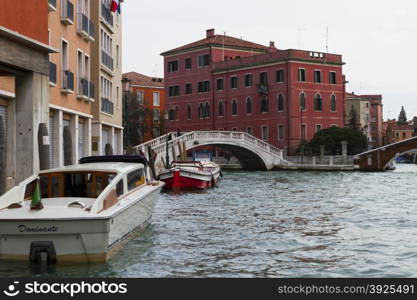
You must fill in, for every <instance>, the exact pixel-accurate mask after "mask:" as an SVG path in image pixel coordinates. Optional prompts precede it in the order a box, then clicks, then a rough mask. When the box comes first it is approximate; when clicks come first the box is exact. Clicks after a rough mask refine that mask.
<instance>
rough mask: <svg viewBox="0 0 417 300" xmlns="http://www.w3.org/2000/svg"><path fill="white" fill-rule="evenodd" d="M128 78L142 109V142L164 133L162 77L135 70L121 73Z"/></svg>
mask: <svg viewBox="0 0 417 300" xmlns="http://www.w3.org/2000/svg"><path fill="white" fill-rule="evenodd" d="M123 77H127V78H128V79H130V92H131V94H132V97H135V98H136V101H137V103H138V104H139V105H140V107H142V108H143V109H144V116H143V128H142V131H143V132H141V135H142V138H143V139H141V140H140V141H137V143H143V142H146V141H149V140H151V139H154V138H157V137H158V136H160V135H161V134H164V130H165V128H164V117H163V116H164V113H165V89H164V80H163V79H162V78H156V77H149V76H146V75H143V74H140V73H137V72H129V73H125V74H123Z"/></svg>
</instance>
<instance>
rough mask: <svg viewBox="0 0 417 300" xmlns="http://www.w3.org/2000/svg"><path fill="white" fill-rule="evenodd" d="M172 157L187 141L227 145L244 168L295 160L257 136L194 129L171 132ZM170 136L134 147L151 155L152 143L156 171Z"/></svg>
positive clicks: (161, 165) (188, 144)
mask: <svg viewBox="0 0 417 300" xmlns="http://www.w3.org/2000/svg"><path fill="white" fill-rule="evenodd" d="M168 136H169V137H171V139H168V149H169V150H168V153H169V160H170V161H173V160H177V158H178V157H175V158H173V153H172V148H174V152H175V153H176V154H179V153H180V147H181V146H180V145H182V144H185V150H186V151H188V150H191V149H193V148H196V147H199V146H216V147H219V148H222V149H225V150H227V151H229V152H230V153H232V154H233V155H234V156H235V157H237V158H238V159H239V161H240V163H241V165H242V167H243V169H245V170H250V171H252V170H253V171H254V170H271V169H273V168H274V167H275V166H281V165H288V164H292V163H290V162H288V161H286V160H285V159H284V157H283V151H282V150H281V149H278V148H276V147H274V146H272V145H270V144H268V143H266V142H264V141H262V140H260V139H257V138H256V137H254V136H252V135H250V134H248V133H245V132H236V131H192V132H187V133H185V134H183V135H181V136H176V134H175V133H169V134H168ZM166 139H167V136H166V135H164V136H161V137H159V138H157V139H154V140H151V141H149V142H146V143H144V144H141V145H138V146H136V147H133V149H135V150H136V151H139V150H141V151H142V152H143V153H145V155H146V156H148V151H147V148H148V147H149V146H150V147H151V148H152V149H153V151H155V153H156V154H157V158H156V161H155V168H156V172H157V173H159V172H160V171H161V170H162V169H163V168H164V163H163V160H164V159H165V156H166Z"/></svg>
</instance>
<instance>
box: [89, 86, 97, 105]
mask: <svg viewBox="0 0 417 300" xmlns="http://www.w3.org/2000/svg"><path fill="white" fill-rule="evenodd" d="M88 96H89V98H90V100H91V101H94V99H95V98H96V92H95V86H94V83H92V82H90V90H89V95H88Z"/></svg>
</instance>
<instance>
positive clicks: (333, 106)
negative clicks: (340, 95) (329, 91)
mask: <svg viewBox="0 0 417 300" xmlns="http://www.w3.org/2000/svg"><path fill="white" fill-rule="evenodd" d="M330 110H331V111H336V96H335V95H331V97H330Z"/></svg>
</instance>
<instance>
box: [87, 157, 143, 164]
mask: <svg viewBox="0 0 417 300" xmlns="http://www.w3.org/2000/svg"><path fill="white" fill-rule="evenodd" d="M98 162H124V163H139V164H144V165H145V166H149V162H148V160H147V159H146V157H145V156H142V155H107V156H89V157H83V158H81V159H80V164H88V163H98Z"/></svg>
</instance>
